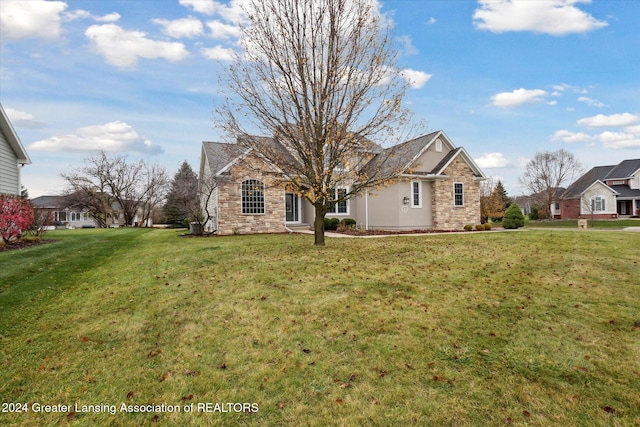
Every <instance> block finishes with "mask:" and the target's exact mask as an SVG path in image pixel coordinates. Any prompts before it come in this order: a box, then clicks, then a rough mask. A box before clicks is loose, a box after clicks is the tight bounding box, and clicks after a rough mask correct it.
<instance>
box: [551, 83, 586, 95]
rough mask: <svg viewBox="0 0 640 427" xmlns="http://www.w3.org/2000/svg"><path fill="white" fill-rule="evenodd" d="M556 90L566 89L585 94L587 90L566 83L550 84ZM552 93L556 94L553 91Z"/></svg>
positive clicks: (562, 90)
mask: <svg viewBox="0 0 640 427" xmlns="http://www.w3.org/2000/svg"><path fill="white" fill-rule="evenodd" d="M552 87H553V88H554V89H555V90H556V91H558V92H564V91H566V90H570V91H572V92H577V93H582V94H586V93H587V90H586V89H584V88H581V87H578V86H573V85H570V84H567V83H560V84H559V85H553V86H552ZM554 94H558V93H557V92H554Z"/></svg>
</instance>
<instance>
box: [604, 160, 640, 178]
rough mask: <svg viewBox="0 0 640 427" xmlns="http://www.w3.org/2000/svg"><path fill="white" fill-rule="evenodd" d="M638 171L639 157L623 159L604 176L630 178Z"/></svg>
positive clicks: (639, 167)
mask: <svg viewBox="0 0 640 427" xmlns="http://www.w3.org/2000/svg"><path fill="white" fill-rule="evenodd" d="M638 171H640V159H631V160H624V161H622V162H620V163H619V164H617V165H616V166H614V167H613V168H612V169H611V170H610V171H609V173H608V174H607V176H606V177H605V178H606V179H608V180H611V179H626V178H631V177H633V176H634V175H635V174H636V173H637V172H638Z"/></svg>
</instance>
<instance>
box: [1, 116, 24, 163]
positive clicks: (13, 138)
mask: <svg viewBox="0 0 640 427" xmlns="http://www.w3.org/2000/svg"><path fill="white" fill-rule="evenodd" d="M0 131H1V132H2V134H3V135H4V136H5V138H6V139H7V142H8V143H9V146H10V147H11V149H12V150H13V152H14V153H15V155H16V157H17V159H18V163H20V164H23V165H30V164H31V159H30V158H29V155H28V154H27V151H26V150H25V149H24V147H23V146H22V143H21V142H20V138H18V134H16V131H15V130H14V129H13V126H12V125H11V122H10V121H9V117H8V116H7V113H6V112H5V111H4V108H3V107H2V104H0Z"/></svg>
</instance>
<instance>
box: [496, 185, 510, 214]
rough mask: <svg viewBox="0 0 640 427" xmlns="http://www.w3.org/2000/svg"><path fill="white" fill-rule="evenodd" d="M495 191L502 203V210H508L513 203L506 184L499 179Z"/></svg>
mask: <svg viewBox="0 0 640 427" xmlns="http://www.w3.org/2000/svg"><path fill="white" fill-rule="evenodd" d="M494 191H495V192H496V194H497V197H498V200H499V201H500V204H501V205H502V210H506V209H507V208H508V207H509V205H510V204H511V198H510V197H509V195H508V194H507V190H505V189H504V185H502V181H498V183H497V184H496V188H495V190H494Z"/></svg>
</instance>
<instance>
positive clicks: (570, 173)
mask: <svg viewBox="0 0 640 427" xmlns="http://www.w3.org/2000/svg"><path fill="white" fill-rule="evenodd" d="M581 174H582V165H581V164H580V162H579V161H578V160H577V159H576V158H575V156H574V155H573V154H571V153H569V152H568V151H565V150H562V149H561V150H558V151H553V152H551V151H545V152H542V153H536V155H535V156H534V157H533V159H531V160H530V161H529V163H527V165H526V167H525V172H524V175H523V176H522V177H521V178H520V179H519V181H520V184H521V185H522V186H523V187H525V188H526V189H527V190H528V191H529V192H530V194H531V195H532V196H533V197H535V198H536V200H535V204H536V206H537V207H538V208H539V209H540V208H542V209H544V212H545V214H546V217H547V218H551V203H553V202H554V201H556V200H557V198H558V197H559V195H560V194H559V189H560V188H561V187H562V186H563V185H567V184H570V183H572V182H573V181H574V180H575V179H576V178H577V177H578V176H580V175H581Z"/></svg>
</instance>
